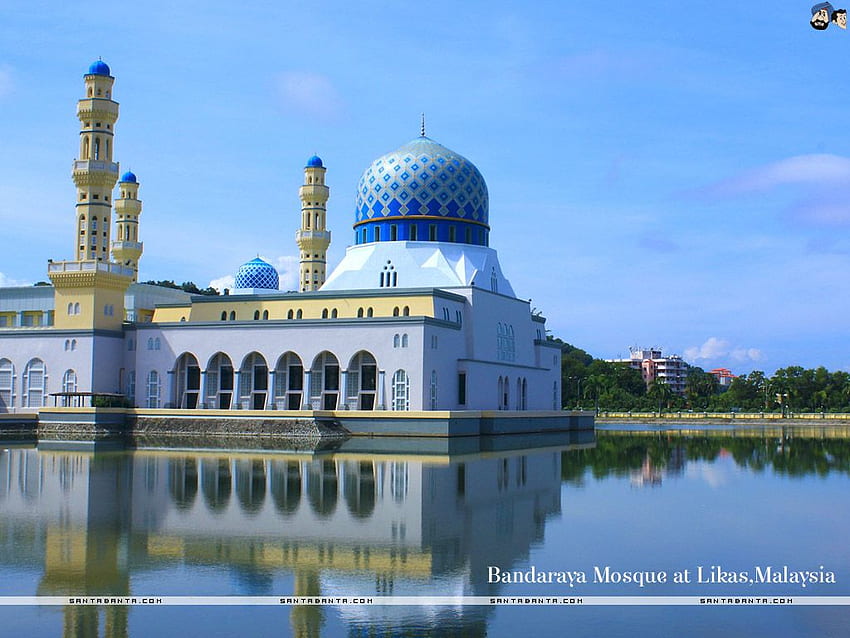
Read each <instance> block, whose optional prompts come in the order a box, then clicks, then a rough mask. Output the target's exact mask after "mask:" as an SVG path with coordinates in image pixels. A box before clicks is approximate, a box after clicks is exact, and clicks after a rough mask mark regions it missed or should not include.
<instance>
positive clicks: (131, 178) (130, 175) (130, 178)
mask: <svg viewBox="0 0 850 638" xmlns="http://www.w3.org/2000/svg"><path fill="white" fill-rule="evenodd" d="M121 181H122V182H129V183H131V184H138V180H137V179H136V174H135V173H134V172H133V171H127V172H126V173H124V174H123V175H122V176H121Z"/></svg>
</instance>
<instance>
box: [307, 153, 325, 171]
mask: <svg viewBox="0 0 850 638" xmlns="http://www.w3.org/2000/svg"><path fill="white" fill-rule="evenodd" d="M307 168H322V158H321V157H319V156H318V155H313V156H312V157H311V158H310V159H308V160H307Z"/></svg>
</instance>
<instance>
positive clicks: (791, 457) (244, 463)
mask: <svg viewBox="0 0 850 638" xmlns="http://www.w3.org/2000/svg"><path fill="white" fill-rule="evenodd" d="M181 445H185V443H184V444H181ZM378 445H380V447H381V449H382V451H381V452H380V453H374V452H372V451H368V452H367V451H366V450H369V449H370V448H371V449H374V448H375V447H376V446H378ZM174 447H175V444H174V442H171V443H164V442H162V441H159V442H154V441H152V442H150V443H149V444H147V445H146V447H144V448H143V449H138V450H135V451H133V452H124V451H106V450H103V451H96V452H92V451H67V450H65V451H63V450H50V449H44V448H43V447H42V448H36V447H35V446H34V445H33V444H27V443H17V444H16V443H11V442H6V443H3V442H0V595H4V596H9V595H43V596H48V595H62V596H65V595H77V594H80V595H83V594H87V595H95V594H103V595H129V594H132V595H135V596H166V595H174V596H176V595H238V596H286V595H324V596H343V595H348V596H379V595H396V596H421V595H440V596H447V595H466V596H521V595H536V596H601V595H620V596H622V595H659V596H663V595H688V596H730V595H741V596H771V597H772V596H791V597H793V596H803V595H830V596H836V595H841V596H848V595H850V549H848V548H850V533H849V532H850V431H849V430H848V429H844V428H839V427H831V428H826V429H818V428H805V429H793V428H786V429H781V428H776V427H773V426H771V427H769V428H749V429H734V430H733V429H721V430H710V431H709V430H702V431H700V430H693V429H689V430H687V431H685V430H676V429H670V428H668V429H658V430H652V431H647V430H635V429H633V428H632V429H629V428H626V427H625V426H623V427H622V428H618V427H616V426H603V427H600V428H599V429H598V430H597V433H596V437H595V438H594V437H593V436H592V435H590V436H589V437H588V436H587V435H576V434H571V435H559V436H547V437H543V438H534V437H524V438H523V437H501V438H499V439H474V440H463V441H452V442H445V441H411V440H409V439H408V440H403V441H398V440H396V441H393V440H376V439H359V440H350V441H348V442H346V443H344V444H332V445H329V446H327V448H326V449H322V450H301V451H297V450H294V449H293V450H289V451H279V450H276V451H271V450H249V451H234V450H231V449H228V450H220V449H212V448H205V449H201V448H198V447H195V448H194V449H191V448H189V447H182V448H180V449H174ZM606 566H608V567H610V569H611V570H613V571H618V572H622V571H650V572H660V571H663V572H666V573H667V574H668V579H671V578H672V576H673V574H674V572H676V571H680V572H681V571H682V570H689V571H690V574H691V580H692V582H690V583H688V584H682V583H675V584H674V583H672V582H669V580H668V582H666V583H654V584H646V585H645V586H644V587H640V586H639V585H638V584H635V583H623V582H620V583H611V582H609V583H598V582H594V569H595V568H600V569H603V570H604V568H605V567H606ZM700 566H702V568H703V573H704V574H706V575H707V574H712V573H714V570H715V569H719V570H721V571H723V572H724V573H725V572H735V573H737V572H741V571H745V572H747V573H749V574H752V573H754V572H755V569H756V567H760V568H765V567H768V566H770V567H772V568H775V569H780V570H781V569H782V568H783V567H785V566H787V567H788V568H789V569H791V570H805V571H815V572H818V573H820V572H821V571H824V572H834V574H835V579H836V582H835V583H834V584H833V583H814V584H809V585H807V586H806V587H805V588H803V587H802V586H801V585H800V584H796V583H792V584H789V583H785V584H774V583H762V584H756V585H752V584H750V583H748V582H744V583H732V584H730V583H710V582H709V583H697V582H696V577H697V576H696V574H697V569H698V567H700ZM712 566H717V567H716V568H714V567H712ZM496 567H498V568H499V569H501V570H503V571H512V572H516V571H523V572H527V571H528V570H530V569H531V567H534V568H535V569H536V570H538V571H546V570H554V571H564V570H568V571H577V572H582V573H585V574H586V575H587V579H588V582H587V583H579V584H576V585H575V586H574V587H572V588H571V587H570V586H569V585H568V584H559V583H530V584H529V583H488V574H489V573H490V572H491V570H492V568H496ZM848 632H850V607H840V606H823V607H811V606H808V607H803V606H792V607H778V606H761V607H729V606H724V607H673V606H659V607H650V606H636V607H628V606H613V607H598V606H597V607H589V606H588V607H555V606H539V607H529V606H513V607H508V606H460V607H427V606H420V607H388V606H384V607H381V606H372V607H351V606H348V607H343V606H324V607H315V606H296V607H267V606H266V607H260V606H257V607H245V606H237V607H211V606H206V607H201V606H192V607H64V608H63V607H8V606H7V607H0V636H68V637H71V636H112V637H119V636H131V637H133V638H138V637H145V636H177V637H180V638H186V637H187V636H243V635H244V636H248V635H250V636H290V635H291V636H305V637H306V636H328V637H338V636H352V637H353V636H364V637H365V636H485V635H486V636H527V635H531V636H536V637H543V636H564V635H569V636H606V637H607V636H629V637H632V638H633V637H635V636H721V635H722V636H747V637H752V636H766V637H767V636H770V637H771V638H775V637H777V636H844V635H848Z"/></svg>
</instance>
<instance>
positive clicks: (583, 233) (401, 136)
mask: <svg viewBox="0 0 850 638" xmlns="http://www.w3.org/2000/svg"><path fill="white" fill-rule="evenodd" d="M600 6H602V5H592V4H588V3H573V2H570V3H559V2H538V3H535V4H534V5H525V6H524V8H523V7H521V6H520V5H519V4H517V3H510V2H498V1H492V0H490V1H488V2H477V1H469V2H463V3H458V2H456V1H455V2H448V1H442V0H436V1H432V2H428V3H416V4H415V5H414V4H413V3H393V4H389V3H385V2H377V1H371V0H369V1H365V2H364V1H361V2H356V3H350V2H349V3H344V2H337V1H336V0H328V1H326V2H322V3H317V2H284V3H263V2H252V3H221V2H217V1H210V2H192V1H189V2H182V3H173V2H169V3H165V2H157V1H152V2H145V3H137V4H136V5H133V7H132V9H127V10H116V9H115V8H113V5H87V7H86V8H83V7H82V6H81V5H76V4H74V3H60V2H18V1H17V0H13V1H12V2H7V3H5V4H4V6H3V8H2V16H3V19H2V20H0V113H2V115H3V117H2V118H0V138H2V140H3V152H2V153H0V171H2V172H0V175H2V177H0V224H2V229H3V231H2V233H0V283H5V284H7V285H8V284H9V283H15V282H34V281H38V280H41V279H45V278H46V274H45V270H46V261H47V259H48V258H53V259H63V258H64V259H68V258H71V257H72V255H73V247H74V246H73V242H74V237H73V230H72V229H73V216H74V209H73V205H74V187H73V183H72V181H71V179H70V167H71V161H72V160H73V159H74V158H75V157H76V155H77V153H78V136H77V131H78V122H77V120H76V117H75V108H76V100H77V99H78V98H80V97H81V96H82V87H83V84H82V75H83V73H84V72H85V71H86V69H87V68H88V65H89V64H90V63H91V62H92V61H93V60H95V59H97V58H98V57H102V58H103V60H104V61H105V62H107V63H108V64H109V65H110V66H111V68H112V72H113V75H114V76H115V77H116V78H117V79H116V85H115V91H114V95H115V98H116V99H117V100H118V101H119V102H120V103H121V117H120V120H119V122H118V125H117V126H116V141H115V155H116V159H117V160H118V161H119V162H120V163H121V167H122V170H125V169H128V168H129V169H132V170H133V171H134V172H135V173H136V174H137V175H138V176H139V180H140V182H141V189H140V197H141V198H142V199H143V201H144V211H143V215H142V226H141V231H140V234H141V238H142V240H143V241H144V242H145V254H144V256H143V258H142V263H141V278H142V279H174V280H176V281H178V282H180V281H187V280H192V281H195V282H196V283H198V284H201V285H207V284H209V283H210V282H213V281H214V282H221V281H222V280H223V278H224V277H226V276H229V275H232V274H233V273H234V272H235V270H236V269H237V267H238V266H239V264H241V263H243V262H244V261H247V260H248V259H251V258H253V257H255V256H256V255H258V254H259V255H261V256H263V257H264V258H266V259H268V260H270V261H272V262H274V263H276V264H277V265H278V266H279V267H280V268H281V269H282V270H283V271H284V273H283V280H284V281H285V282H286V281H293V279H292V277H291V274H292V270H293V268H295V269H296V270H297V264H296V262H295V258H294V255H296V254H297V251H296V247H295V244H294V233H295V230H296V227H297V225H298V223H299V201H298V186H299V185H300V184H301V182H302V177H303V173H302V167H303V165H304V162H305V161H306V159H307V158H308V157H309V156H310V155H311V154H313V153H314V152H315V153H318V154H319V155H320V156H321V157H322V158H323V160H324V161H325V164H326V165H327V166H328V175H327V179H328V183H329V185H330V187H331V200H330V202H329V225H330V227H331V230H332V231H333V239H334V241H333V244H332V246H331V249H330V254H329V260H330V262H331V265H333V264H335V263H336V262H337V261H338V260H339V259H340V258H341V256H342V254H343V252H344V249H345V246H346V245H347V244H350V243H351V242H352V241H353V231H352V229H351V224H352V223H353V218H354V215H353V205H354V189H355V186H356V183H357V180H358V178H359V175H360V173H361V172H362V171H363V170H364V169H365V168H366V167H367V166H368V164H369V163H370V162H371V161H372V160H373V159H375V158H376V157H378V156H379V155H382V154H383V153H386V152H388V151H390V150H393V149H395V148H397V147H398V146H400V145H401V144H403V143H405V142H406V141H408V140H409V139H411V138H413V137H415V136H416V135H417V134H418V130H419V114H420V113H421V112H423V111H424V112H425V114H426V117H427V122H428V135H429V136H430V137H432V138H433V139H435V140H437V141H439V142H441V143H442V144H444V145H446V146H448V147H449V148H452V149H453V150H455V151H457V152H459V153H461V154H462V155H464V156H466V157H468V158H469V159H470V160H472V161H473V162H474V163H475V164H476V165H477V166H478V167H479V168H480V170H481V172H482V173H483V174H484V176H485V178H486V180H487V183H488V187H489V190H490V200H491V204H490V206H491V208H490V222H491V226H492V232H491V246H493V247H494V248H496V249H497V250H499V253H500V257H501V261H502V266H503V269H504V270H505V272H506V274H507V276H508V277H509V279H510V280H511V283H512V284H513V287H514V289H515V290H516V291H517V292H518V294H519V295H520V296H522V297H525V298H531V299H532V300H533V301H532V303H533V305H534V306H535V307H537V308H539V309H541V310H542V311H543V312H544V314H545V315H546V316H547V317H548V318H549V327H550V328H551V330H552V332H553V333H554V334H555V335H557V336H559V337H561V338H563V339H565V340H566V341H568V342H570V343H573V344H575V345H578V346H580V347H582V348H584V349H586V350H588V351H589V352H591V353H592V354H594V355H595V356H599V357H613V356H618V355H627V353H628V347H629V346H630V345H643V346H650V345H651V346H661V347H663V348H664V349H665V351H667V352H670V353H679V354H682V355H684V356H685V358H686V359H687V360H688V361H690V362H691V363H695V364H697V365H701V366H703V367H706V368H710V367H716V366H726V367H730V368H732V369H733V371H734V372H746V371H749V370H752V369H764V370H767V371H772V370H774V369H775V368H777V367H783V366H786V365H803V366H816V365H826V366H827V367H829V368H830V369H838V368H842V369H843V368H847V367H848V357H847V354H846V348H845V347H844V346H845V344H846V342H847V340H848V337H850V329H848V319H847V318H848V317H849V316H850V294H848V292H850V291H848V288H850V283H848V281H849V279H848V276H847V275H848V272H850V268H848V266H850V263H848V262H850V240H848V230H850V204H848V199H847V197H848V196H847V187H848V185H850V153H848V146H850V139H849V138H848V135H847V126H846V120H845V116H846V110H847V104H848V103H850V99H848V98H850V95H848V76H847V73H846V68H845V67H846V61H847V51H848V48H850V33H847V32H844V31H841V30H839V29H838V28H836V27H834V26H832V27H830V28H829V29H828V30H827V31H825V32H818V31H815V30H813V29H812V28H811V27H810V26H809V25H808V19H809V16H810V13H809V4H807V3H804V2H786V3H780V4H778V5H770V6H763V7H754V8H745V7H742V5H741V4H740V3H732V2H725V1H720V2H715V3H710V4H709V3H688V4H674V5H671V4H670V3H661V2H643V3H622V4H616V3H615V4H613V5H612V4H608V5H604V11H600V10H599V7H600ZM836 6H839V5H836Z"/></svg>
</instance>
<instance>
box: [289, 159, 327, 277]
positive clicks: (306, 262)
mask: <svg viewBox="0 0 850 638" xmlns="http://www.w3.org/2000/svg"><path fill="white" fill-rule="evenodd" d="M325 170H326V169H325V167H324V166H322V160H321V159H320V158H319V157H318V156H316V155H313V157H311V158H310V159H309V160H307V166H305V167H304V185H303V186H302V187H301V188H300V189H299V190H298V196H299V197H300V198H301V229H300V230H298V232H296V233H295V241H296V242H297V244H298V249H299V250H300V251H301V269H300V274H299V284H298V285H299V287H300V289H301V292H306V291H308V290H318V289H319V288H321V287H322V284H324V283H325V269H326V267H327V261H328V259H327V254H326V253H327V250H328V246H330V244H331V233H330V231H328V230H325V216H326V215H327V205H328V197H329V195H330V191H329V190H328V187H327V186H325Z"/></svg>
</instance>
